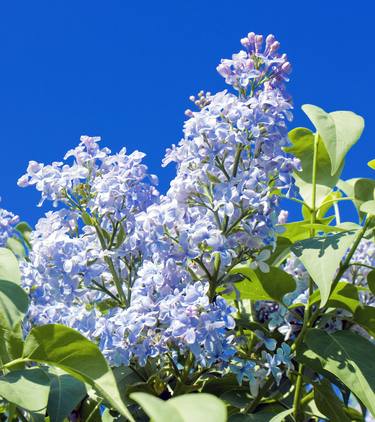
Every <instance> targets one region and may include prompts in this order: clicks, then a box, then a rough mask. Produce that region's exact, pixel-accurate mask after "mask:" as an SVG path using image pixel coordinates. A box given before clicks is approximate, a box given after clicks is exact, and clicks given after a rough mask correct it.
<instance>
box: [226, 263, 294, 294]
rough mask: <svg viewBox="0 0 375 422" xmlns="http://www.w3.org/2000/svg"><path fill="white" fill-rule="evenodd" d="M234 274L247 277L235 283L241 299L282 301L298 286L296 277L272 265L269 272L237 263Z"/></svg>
mask: <svg viewBox="0 0 375 422" xmlns="http://www.w3.org/2000/svg"><path fill="white" fill-rule="evenodd" d="M231 273H232V274H242V275H243V276H245V277H246V278H245V279H244V280H242V281H240V282H239V283H235V284H234V285H235V287H236V289H237V290H238V291H239V293H240V296H241V299H252V300H276V301H278V302H282V299H283V297H284V295H286V294H287V293H289V292H292V291H294V290H295V288H296V282H295V280H294V278H293V277H292V276H291V275H290V274H288V273H286V272H285V271H283V270H282V269H280V268H277V267H270V271H269V272H268V273H263V272H262V271H260V270H252V269H251V268H250V267H249V265H246V264H241V265H237V266H236V267H234V268H233V270H232V271H231Z"/></svg>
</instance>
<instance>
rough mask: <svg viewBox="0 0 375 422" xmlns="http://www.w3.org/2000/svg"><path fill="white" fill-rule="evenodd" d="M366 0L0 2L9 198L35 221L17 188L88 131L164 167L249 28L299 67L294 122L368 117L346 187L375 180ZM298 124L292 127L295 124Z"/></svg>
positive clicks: (3, 164) (1, 126)
mask: <svg viewBox="0 0 375 422" xmlns="http://www.w3.org/2000/svg"><path fill="white" fill-rule="evenodd" d="M371 4H372V2H371V1H369V0H367V1H362V2H361V1H357V2H353V1H350V2H349V1H348V2H345V1H332V0H330V1H327V0H326V1H315V2H297V1H289V2H285V1H283V2H282V1H267V2H263V1H257V2H255V1H250V0H246V1H245V0H239V1H235V0H233V1H231V2H230V1H221V0H215V1H205V0H200V1H196V0H190V1H186V2H182V1H136V2H131V1H127V0H108V1H98V0H90V1H89V0H37V1H26V0H23V1H22V0H21V1H7V2H5V1H4V2H1V5H0V40H1V41H0V63H1V64H0V75H1V77H0V85H1V87H0V137H1V138H0V142H1V154H0V180H1V188H0V195H1V196H2V198H3V202H2V205H3V206H4V207H6V208H8V209H10V210H13V211H14V212H16V213H19V214H20V215H21V216H22V218H24V219H27V220H29V221H30V222H32V223H34V222H35V221H36V219H37V218H38V217H39V216H40V215H41V214H42V212H43V210H41V209H38V208H36V206H35V205H36V203H37V201H38V199H39V195H38V194H37V193H36V192H35V191H33V189H31V188H29V189H20V188H18V187H17V186H16V181H17V179H18V177H19V176H20V175H22V174H23V172H24V169H25V168H26V166H27V163H28V161H29V160H30V159H33V160H37V161H42V162H45V163H49V162H51V161H58V160H60V159H61V158H62V157H63V155H64V153H65V151H66V150H67V149H69V148H71V147H73V146H75V145H76V144H77V142H78V140H79V136H80V135H81V134H89V135H100V136H101V137H102V139H103V144H106V145H107V146H109V147H110V148H111V149H112V150H113V151H117V150H119V149H120V148H121V147H122V146H123V145H125V146H127V148H128V150H133V149H140V150H143V151H144V152H146V153H147V164H148V165H149V167H150V168H151V171H152V172H154V173H157V174H158V175H159V177H160V180H161V190H165V189H166V188H167V187H168V185H169V180H170V178H171V177H172V175H173V168H172V167H171V168H167V169H161V168H160V161H161V159H162V157H163V155H164V151H165V149H166V148H167V147H168V146H169V145H170V144H172V143H177V142H178V141H179V139H180V138H181V135H182V124H183V121H184V110H185V109H186V108H187V107H189V106H190V104H189V101H188V97H189V95H191V94H195V93H197V92H198V91H199V90H200V89H205V90H209V91H211V92H216V91H219V90H222V89H224V81H223V80H222V78H221V77H220V76H219V75H218V74H217V73H216V70H215V68H216V65H217V64H218V62H219V60H220V59H221V58H222V57H229V55H230V54H232V52H236V51H238V50H239V49H240V44H239V39H240V38H241V37H242V36H244V35H245V34H247V32H249V31H254V32H257V33H263V34H268V33H274V34H275V35H276V37H277V38H278V39H279V40H280V41H281V43H282V50H283V51H285V52H287V53H288V56H289V58H290V60H291V62H292V64H293V69H294V70H293V74H292V80H291V83H290V86H289V91H290V92H291V93H292V94H293V96H294V103H295V108H296V110H295V121H294V123H293V124H292V125H298V126H301V125H307V121H306V120H305V118H304V117H303V115H302V113H301V112H300V106H301V104H303V103H307V102H309V103H313V104H316V105H320V106H321V107H323V108H325V109H326V110H327V111H333V110H337V109H347V110H353V111H355V112H357V113H359V114H361V115H362V116H364V117H365V119H366V129H365V132H364V135H363V138H362V140H361V142H360V143H359V144H358V145H357V146H356V147H355V149H354V150H353V151H352V152H351V153H350V155H349V159H348V164H347V168H346V170H345V173H344V177H345V178H349V177H354V176H362V177H365V176H370V175H371V170H370V169H368V168H367V167H366V162H367V161H368V159H370V158H375V147H374V145H375V107H374V99H375V85H374V80H375V53H374V50H375V49H374V42H375V37H374V22H373V17H374V10H373V9H372V8H371ZM291 127H292V126H291Z"/></svg>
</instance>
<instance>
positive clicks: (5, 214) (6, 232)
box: [0, 198, 19, 247]
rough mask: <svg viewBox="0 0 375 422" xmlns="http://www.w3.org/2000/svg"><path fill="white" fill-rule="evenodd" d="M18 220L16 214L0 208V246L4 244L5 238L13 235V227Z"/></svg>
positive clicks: (5, 242)
mask: <svg viewBox="0 0 375 422" xmlns="http://www.w3.org/2000/svg"><path fill="white" fill-rule="evenodd" d="M0 200H1V198H0ZM18 222H19V217H18V215H14V214H13V213H12V212H10V211H7V210H5V209H4V208H0V247H3V246H6V244H7V240H8V239H9V238H10V237H12V236H13V235H14V233H15V232H14V228H15V226H16V224H17V223H18Z"/></svg>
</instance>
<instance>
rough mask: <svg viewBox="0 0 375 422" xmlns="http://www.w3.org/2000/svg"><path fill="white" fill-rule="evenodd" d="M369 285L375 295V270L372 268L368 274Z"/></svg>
mask: <svg viewBox="0 0 375 422" xmlns="http://www.w3.org/2000/svg"><path fill="white" fill-rule="evenodd" d="M367 285H368V288H369V289H370V291H371V293H372V294H373V295H375V270H371V271H370V272H369V273H368V274H367Z"/></svg>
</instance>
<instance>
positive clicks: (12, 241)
mask: <svg viewBox="0 0 375 422" xmlns="http://www.w3.org/2000/svg"><path fill="white" fill-rule="evenodd" d="M7 247H8V248H9V249H10V250H11V251H12V252H13V253H14V255H16V256H18V257H20V258H25V256H26V251H25V247H24V246H23V244H22V242H21V241H20V240H19V239H17V238H16V237H9V238H8V240H7Z"/></svg>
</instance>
